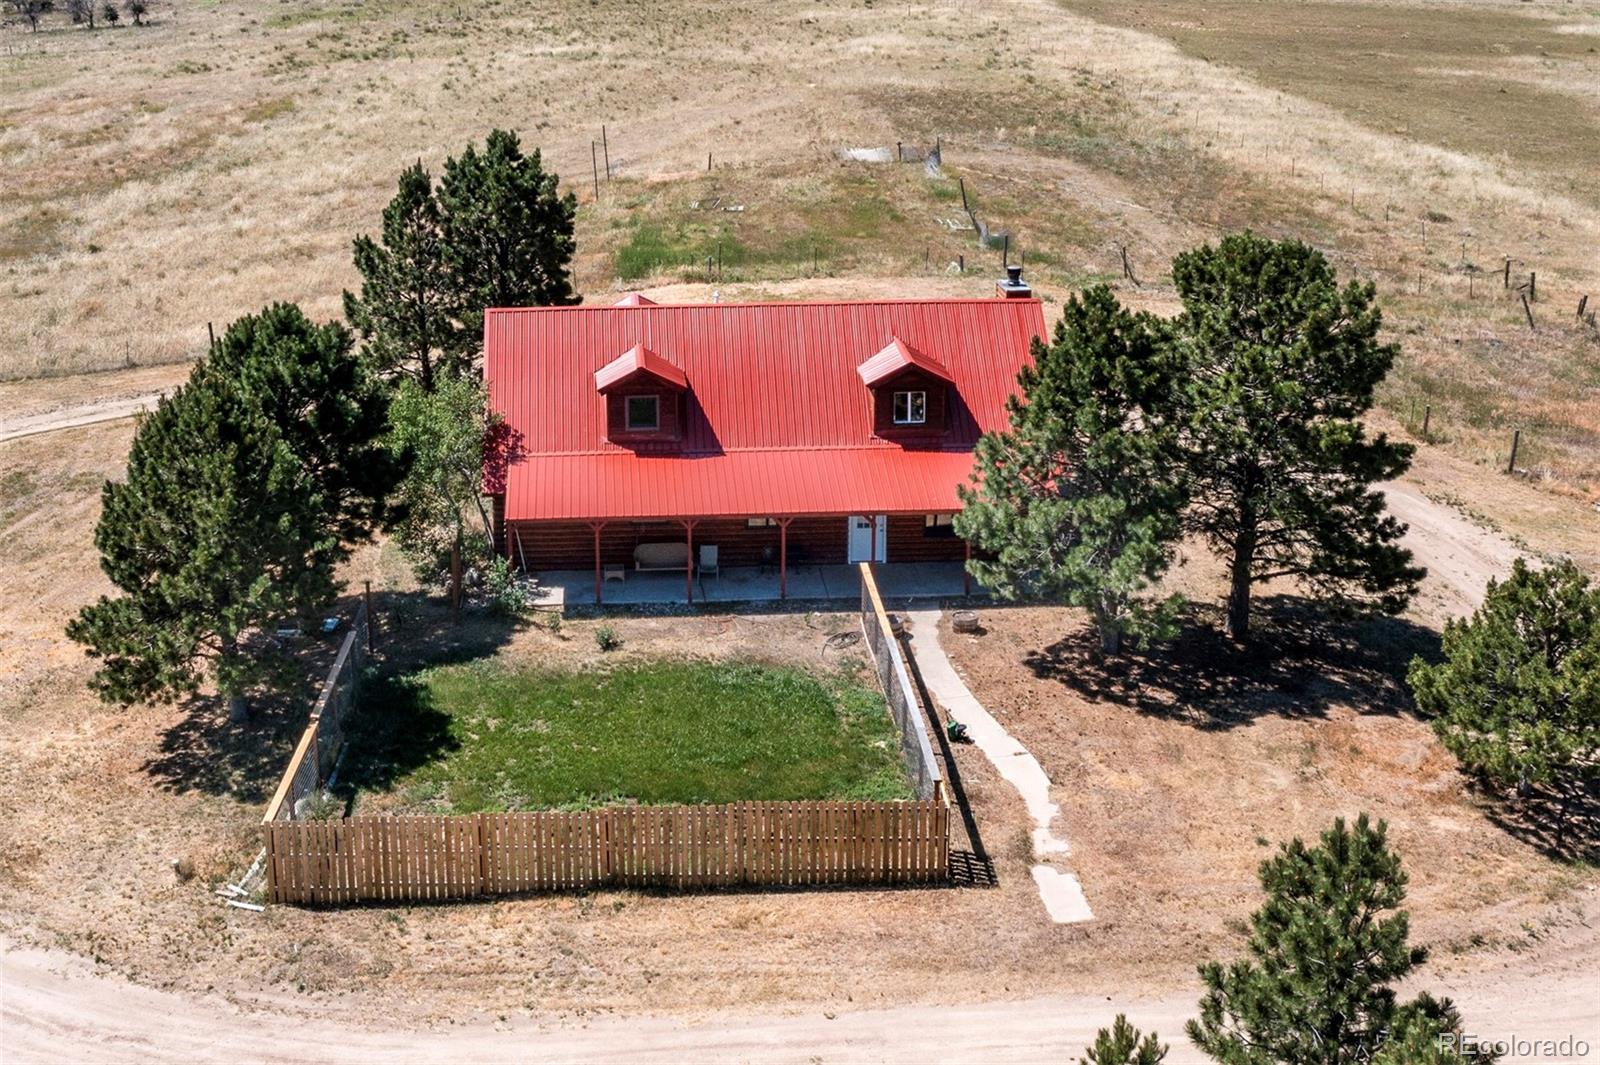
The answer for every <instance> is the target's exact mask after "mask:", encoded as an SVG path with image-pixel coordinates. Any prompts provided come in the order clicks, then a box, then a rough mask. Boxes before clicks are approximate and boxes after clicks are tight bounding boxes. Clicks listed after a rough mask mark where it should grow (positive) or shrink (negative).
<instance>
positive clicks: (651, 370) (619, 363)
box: [594, 344, 689, 395]
mask: <svg viewBox="0 0 1600 1065" xmlns="http://www.w3.org/2000/svg"><path fill="white" fill-rule="evenodd" d="M645 379H654V380H656V381H658V382H660V383H662V384H665V385H667V386H668V387H669V388H672V389H674V390H676V391H679V392H682V391H685V390H686V389H688V387H689V379H688V378H687V377H685V376H684V373H683V371H682V370H680V369H678V368H677V367H676V366H674V365H672V363H670V362H668V361H667V360H666V359H664V358H662V357H661V356H660V355H657V354H656V353H655V352H653V351H651V350H650V349H649V348H647V347H645V346H644V345H643V344H635V345H634V346H633V347H631V348H629V349H628V350H627V351H625V352H623V353H622V354H621V355H618V356H617V357H616V358H614V359H612V360H611V361H610V362H608V363H606V364H605V365H604V366H602V367H600V369H598V370H596V371H595V372H594V388H595V391H596V392H599V393H601V394H602V395H603V394H605V393H606V392H609V391H611V390H612V389H614V388H620V387H621V386H622V385H625V384H634V383H637V382H639V381H640V380H645Z"/></svg>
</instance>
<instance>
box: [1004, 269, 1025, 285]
mask: <svg viewBox="0 0 1600 1065" xmlns="http://www.w3.org/2000/svg"><path fill="white" fill-rule="evenodd" d="M1006 281H1007V282H1009V283H1010V284H1013V285H1020V284H1022V267H1020V266H1008V267H1006Z"/></svg>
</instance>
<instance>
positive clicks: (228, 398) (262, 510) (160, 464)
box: [67, 306, 393, 720]
mask: <svg viewBox="0 0 1600 1065" xmlns="http://www.w3.org/2000/svg"><path fill="white" fill-rule="evenodd" d="M349 347H350V338H349V334H348V333H346V332H345V331H344V330H343V329H341V328H339V327H337V326H332V327H329V326H323V327H318V326H313V325H312V324H311V323H310V322H309V321H307V320H306V319H305V316H304V315H302V314H301V313H300V312H299V310H298V308H294V307H290V306H277V307H272V308H269V309H268V310H267V311H265V312H263V313H262V314H261V315H259V316H250V317H247V318H244V319H241V320H239V321H238V322H235V323H234V324H233V325H232V326H230V327H229V329H228V330H227V332H226V334H225V335H224V336H223V338H222V341H221V343H220V344H219V345H218V348H217V350H216V352H215V353H214V354H213V355H212V356H211V357H209V358H208V359H207V360H205V361H204V362H202V363H201V364H199V365H198V366H197V367H196V368H195V370H194V372H193V373H192V374H191V375H190V378H189V381H188V382H187V383H186V384H185V385H183V386H182V387H181V388H179V389H178V390H177V391H175V392H174V393H173V394H172V396H170V397H169V398H167V399H166V400H164V401H162V403H161V404H160V405H159V406H158V407H157V408H156V410H155V412H154V413H153V414H151V415H150V416H149V417H148V418H147V419H145V420H144V421H143V422H141V423H140V426H139V430H138V432H137V433H136V434H135V436H134V442H133V447H132V449H131V451H130V453H129V456H128V471H127V477H126V480H124V481H122V482H111V483H108V484H107V485H106V486H105V489H104V491H103V492H102V501H103V506H102V513H101V517H100V521H99V524H98V525H97V526H96V528H95V546H96V547H97V548H99V550H100V555H101V566H102V568H103V569H104V570H105V572H106V575H107V576H108V577H110V578H111V581H112V583H113V584H115V585H116V586H117V588H118V589H120V591H121V593H122V594H120V595H118V596H116V597H110V596H102V597H101V598H100V599H99V600H98V601H97V602H95V603H93V604H91V605H90V606H87V607H85V608H84V609H83V611H82V612H81V613H80V614H79V616H78V617H77V618H76V619H75V620H74V621H73V622H72V623H71V624H70V625H69V626H68V628H67V633H68V635H69V636H70V637H71V638H72V639H74V640H76V641H78V642H80V643H82V644H84V645H85V646H86V647H87V648H88V651H89V654H90V656H91V657H92V658H95V659H99V660H101V662H102V664H101V666H100V667H99V669H98V670H97V672H96V673H95V675H94V677H93V679H92V680H91V682H90V684H91V687H93V688H94V689H95V690H96V691H97V692H98V693H99V694H100V696H101V698H103V699H105V700H106V701H107V702H115V703H121V704H124V705H126V704H131V703H134V702H138V701H141V700H151V699H166V700H171V699H174V698H177V697H179V696H183V695H192V694H195V693H196V692H198V691H199V689H200V687H201V685H202V684H203V683H204V682H205V681H206V680H207V679H209V680H210V681H211V682H212V683H213V684H214V685H215V687H216V688H217V690H218V691H219V692H220V693H221V694H222V695H223V696H225V697H226V698H227V700H228V707H229V716H230V717H231V718H232V719H234V720H243V719H244V718H245V716H246V714H247V709H248V704H247V700H246V696H247V693H248V692H249V691H250V690H251V689H252V688H253V687H256V686H257V685H260V684H263V683H270V682H273V681H276V680H278V679H280V678H282V677H284V676H286V675H287V674H286V672H285V671H286V669H287V666H288V663H287V661H286V659H285V657H284V656H283V655H282V654H280V653H278V650H277V649H276V648H274V647H273V646H272V645H271V642H270V641H269V640H267V639H266V638H265V637H264V635H263V632H264V630H265V629H267V628H269V627H270V626H271V625H272V624H273V623H274V622H276V621H278V620H280V619H285V618H291V619H292V618H306V617H313V616H315V615H316V614H317V613H318V612H320V611H321V610H322V609H324V608H325V606H326V605H327V604H328V602H329V601H331V599H332V597H333V595H334V593H335V590H336V584H335V579H334V570H335V567H336V566H337V564H338V563H339V562H340V561H341V560H342V559H343V558H345V557H346V554H347V550H348V548H347V544H348V542H349V541H351V540H353V539H355V538H358V537H360V536H363V535H366V534H367V533H368V532H369V531H370V528H371V523H372V521H373V520H374V517H375V514H376V513H377V512H378V510H379V509H380V506H379V503H378V499H377V498H374V497H370V496H368V495H366V494H365V493H367V492H371V491H380V492H381V491H383V490H385V489H384V482H385V480H386V479H387V478H388V476H389V474H388V473H386V472H385V471H392V469H393V464H392V463H391V462H390V461H389V459H388V457H387V455H386V453H384V452H382V451H381V450H375V447H376V445H377V442H378V441H379V440H381V435H382V432H383V430H384V426H385V417H384V413H385V406H384V403H383V394H382V392H381V391H375V390H374V389H373V387H372V385H371V382H370V380H369V379H368V378H367V377H366V376H365V371H364V370H363V369H362V368H361V366H360V364H359V363H358V362H357V361H356V360H355V359H354V357H353V356H351V355H350V352H349ZM379 498H381V497H379Z"/></svg>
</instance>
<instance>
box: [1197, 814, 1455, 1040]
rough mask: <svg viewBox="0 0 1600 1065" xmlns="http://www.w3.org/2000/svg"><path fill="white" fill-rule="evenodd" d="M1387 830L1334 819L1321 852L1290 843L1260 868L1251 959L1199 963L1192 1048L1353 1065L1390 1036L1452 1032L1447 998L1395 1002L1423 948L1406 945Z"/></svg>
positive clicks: (1402, 881) (1401, 875)
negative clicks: (1200, 991)
mask: <svg viewBox="0 0 1600 1065" xmlns="http://www.w3.org/2000/svg"><path fill="white" fill-rule="evenodd" d="M1387 834H1388V826H1387V825H1386V824H1384V823H1383V822H1382V821H1380V822H1378V826H1377V827H1376V828H1373V827H1372V826H1371V825H1370V824H1369V823H1368V821H1367V817H1366V815H1365V814H1363V815H1361V816H1360V817H1359V818H1358V819H1357V820H1356V823H1355V827H1354V828H1353V829H1351V828H1347V827H1346V826H1345V823H1344V820H1343V819H1342V818H1341V819H1339V820H1336V821H1335V822H1334V824H1333V827H1332V828H1331V829H1329V830H1328V831H1326V832H1324V833H1323V834H1322V839H1321V843H1320V845H1319V846H1316V847H1309V848H1308V847H1306V846H1305V844H1303V843H1302V842H1301V841H1300V840H1299V839H1295V840H1293V841H1291V842H1290V843H1288V844H1286V845H1284V846H1283V847H1282V848H1280V850H1279V853H1278V854H1277V855H1276V856H1274V857H1272V858H1270V859H1268V860H1267V861H1266V862H1263V863H1262V866H1261V886H1262V887H1263V888H1264V889H1265V890H1266V892H1267V902H1266V904H1265V905H1264V906H1262V907H1261V908H1260V909H1259V910H1257V911H1256V912H1255V913H1254V914H1253V915H1252V916H1251V919H1250V922H1251V934H1250V939H1249V944H1248V952H1249V956H1248V957H1247V958H1245V959H1242V960H1240V961H1236V962H1234V963H1233V964H1232V965H1229V966H1223V965H1221V964H1220V963H1217V962H1208V963H1206V964H1204V965H1202V966H1200V978H1201V980H1202V981H1204V983H1205V985H1206V993H1205V996H1204V997H1203V998H1202V999H1201V1000H1200V1016H1199V1018H1198V1019H1197V1020H1192V1021H1190V1022H1189V1024H1188V1034H1189V1038H1190V1039H1191V1040H1193V1042H1194V1043H1195V1045H1196V1046H1198V1047H1199V1048H1200V1049H1201V1050H1203V1051H1205V1052H1206V1053H1207V1054H1209V1055H1211V1056H1212V1057H1213V1058H1215V1059H1216V1060H1218V1061H1221V1062H1225V1063H1228V1065H1267V1063H1273V1062H1284V1063H1290V1065H1349V1063H1355V1062H1365V1061H1370V1060H1372V1059H1373V1058H1374V1056H1375V1055H1377V1054H1379V1053H1380V1052H1381V1051H1383V1050H1384V1049H1385V1047H1386V1045H1387V1043H1388V1041H1389V1040H1390V1039H1391V1038H1393V1037H1394V1035H1395V1033H1402V1034H1404V1035H1405V1036H1406V1038H1408V1039H1416V1040H1419V1041H1422V1040H1425V1039H1426V1038H1428V1037H1429V1036H1437V1035H1438V1034H1439V1033H1441V1032H1443V1031H1446V1030H1451V1031H1453V1030H1457V1029H1459V1018H1458V1017H1456V1015H1455V1013H1454V1010H1453V1008H1452V1007H1451V1006H1450V1003H1449V1002H1448V1000H1446V1001H1435V1000H1434V999H1432V998H1430V997H1428V996H1426V995H1424V996H1422V997H1420V998H1418V999H1417V1000H1415V1001H1413V1002H1410V1003H1406V1004H1403V1005H1402V1004H1400V1003H1398V1002H1397V1001H1396V997H1395V992H1394V989H1393V987H1392V985H1393V984H1394V983H1395V982H1396V981H1399V980H1401V979H1403V978H1404V977H1405V976H1407V975H1408V974H1409V973H1410V972H1411V971H1412V970H1413V969H1414V968H1416V966H1418V965H1419V964H1421V963H1422V961H1423V960H1424V959H1425V958H1426V957H1427V952H1426V951H1425V950H1423V949H1422V948H1421V947H1413V946H1411V945H1409V943H1408V939H1409V936H1410V919H1409V917H1408V915H1407V914H1406V912H1405V911H1404V910H1397V907H1399V905H1400V904H1401V903H1402V902H1403V901H1404V900H1405V894H1406V890H1405V889H1406V874H1405V871H1404V870H1402V869H1401V867H1400V858H1399V856H1398V855H1397V854H1395V853H1394V852H1393V851H1391V850H1390V849H1389V846H1388V840H1387ZM1393 1049H1394V1048H1391V1050H1393Z"/></svg>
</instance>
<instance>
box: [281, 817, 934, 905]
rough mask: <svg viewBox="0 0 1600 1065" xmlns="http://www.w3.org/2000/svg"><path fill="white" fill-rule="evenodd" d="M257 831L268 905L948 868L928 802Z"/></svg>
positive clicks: (845, 879) (901, 876) (817, 879)
mask: <svg viewBox="0 0 1600 1065" xmlns="http://www.w3.org/2000/svg"><path fill="white" fill-rule="evenodd" d="M264 828H265V832H266V837H267V839H266V843H267V897H268V898H269V899H270V900H271V901H273V902H292V903H309V904H339V903H351V902H364V901H373V900H389V901H418V900H429V899H460V898H472V897H476V896H481V895H503V894H513V893H517V892H529V891H569V890H586V889H590V888H598V887H608V886H609V887H641V888H672V889H690V888H705V887H732V886H737V885H774V886H778V885H795V886H800V885H820V884H909V883H938V882H941V881H944V880H946V879H948V876H949V838H950V807H949V805H948V804H947V803H945V802H943V801H942V800H933V799H928V800H916V801H911V802H816V801H813V802H746V803H733V804H730V805H726V806H613V807H606V808H603V809H597V810H582V811H576V812H566V811H555V810H550V811H542V810H541V811H529V812H519V813H500V814H463V815H455V816H438V817H428V816H404V817H354V818H346V819H344V820H338V821H273V822H270V823H268V824H266V825H265V826H264Z"/></svg>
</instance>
